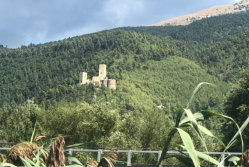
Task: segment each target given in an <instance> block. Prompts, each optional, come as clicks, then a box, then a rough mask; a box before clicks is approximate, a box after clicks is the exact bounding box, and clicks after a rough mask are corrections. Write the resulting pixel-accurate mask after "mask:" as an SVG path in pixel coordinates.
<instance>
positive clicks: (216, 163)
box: [196, 151, 219, 165]
mask: <svg viewBox="0 0 249 167" xmlns="http://www.w3.org/2000/svg"><path fill="white" fill-rule="evenodd" d="M196 153H197V156H198V157H199V158H201V159H203V160H205V161H207V162H210V163H212V164H214V165H219V161H217V160H216V159H214V158H212V157H211V156H209V155H207V154H204V153H202V152H199V151H196Z"/></svg>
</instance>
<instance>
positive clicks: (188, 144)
mask: <svg viewBox="0 0 249 167" xmlns="http://www.w3.org/2000/svg"><path fill="white" fill-rule="evenodd" d="M177 131H178V132H179V134H180V136H181V139H182V142H183V144H184V147H185V148H186V150H187V152H188V153H189V156H190V157H191V159H192V161H193V163H194V165H195V167H200V161H199V159H198V156H197V154H196V151H195V147H194V144H193V141H192V139H191V137H190V136H189V134H188V133H187V132H185V131H184V130H182V129H180V128H177Z"/></svg>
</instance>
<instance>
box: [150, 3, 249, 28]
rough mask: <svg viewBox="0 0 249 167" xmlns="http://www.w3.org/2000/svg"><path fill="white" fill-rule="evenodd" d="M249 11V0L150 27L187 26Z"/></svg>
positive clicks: (214, 7)
mask: <svg viewBox="0 0 249 167" xmlns="http://www.w3.org/2000/svg"><path fill="white" fill-rule="evenodd" d="M248 10H249V0H242V1H240V2H239V3H235V4H234V5H222V6H213V7H211V8H207V9H203V10H200V11H197V12H194V13H191V14H187V15H184V16H179V17H176V18H172V19H169V20H165V21H161V22H158V23H154V24H151V25H150V26H168V25H173V26H176V25H188V24H190V23H192V22H194V21H196V20H201V19H204V18H209V17H213V16H219V15H224V14H233V13H239V12H247V11H248Z"/></svg>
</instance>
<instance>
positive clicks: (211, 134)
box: [198, 125, 216, 138]
mask: <svg viewBox="0 0 249 167" xmlns="http://www.w3.org/2000/svg"><path fill="white" fill-rule="evenodd" d="M198 128H199V129H200V130H201V131H202V132H203V133H204V134H206V135H208V136H211V137H214V138H216V137H215V136H214V135H213V133H212V132H211V131H210V130H208V129H207V128H206V127H204V126H201V125H198Z"/></svg>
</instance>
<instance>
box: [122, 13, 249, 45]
mask: <svg viewBox="0 0 249 167" xmlns="http://www.w3.org/2000/svg"><path fill="white" fill-rule="evenodd" d="M119 29H122V30H127V31H132V32H139V33H148V34H152V35H156V36H169V37H172V38H173V39H178V40H184V41H195V42H198V43H213V42H216V41H221V40H225V39H227V38H228V37H229V36H231V35H234V34H238V33H240V32H244V31H246V30H248V29H249V12H241V13H235V14H226V15H221V16H215V17H210V18H207V19H202V20H199V21H195V22H193V23H191V24H190V25H187V26H144V27H124V28H123V27H122V28H119Z"/></svg>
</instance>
